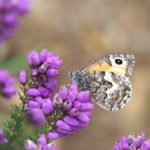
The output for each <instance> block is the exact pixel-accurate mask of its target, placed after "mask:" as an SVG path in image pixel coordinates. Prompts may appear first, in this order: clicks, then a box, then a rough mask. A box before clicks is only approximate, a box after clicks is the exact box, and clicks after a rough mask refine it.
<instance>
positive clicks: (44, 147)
mask: <svg viewBox="0 0 150 150" xmlns="http://www.w3.org/2000/svg"><path fill="white" fill-rule="evenodd" d="M24 149H25V150H59V149H58V148H56V147H55V146H54V145H53V144H52V143H48V144H47V142H46V138H45V135H43V134H42V135H40V137H39V139H38V142H37V144H35V143H34V142H33V141H31V140H29V139H27V140H26V141H25V147H24Z"/></svg>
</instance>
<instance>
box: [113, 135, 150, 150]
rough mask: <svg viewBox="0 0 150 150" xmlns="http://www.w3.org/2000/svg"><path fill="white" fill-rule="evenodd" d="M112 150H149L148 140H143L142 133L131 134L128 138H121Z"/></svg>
mask: <svg viewBox="0 0 150 150" xmlns="http://www.w3.org/2000/svg"><path fill="white" fill-rule="evenodd" d="M112 150H150V140H145V137H144V133H141V134H139V135H137V136H135V135H134V134H131V135H129V136H128V138H127V137H125V136H123V137H122V138H121V140H120V141H119V142H117V143H116V144H115V145H114V147H113V149H112Z"/></svg>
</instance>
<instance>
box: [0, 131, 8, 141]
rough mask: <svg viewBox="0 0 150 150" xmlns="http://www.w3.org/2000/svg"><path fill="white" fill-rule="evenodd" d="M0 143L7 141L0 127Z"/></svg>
mask: <svg viewBox="0 0 150 150" xmlns="http://www.w3.org/2000/svg"><path fill="white" fill-rule="evenodd" d="M0 143H8V140H7V139H6V137H5V135H4V132H3V130H2V129H0Z"/></svg>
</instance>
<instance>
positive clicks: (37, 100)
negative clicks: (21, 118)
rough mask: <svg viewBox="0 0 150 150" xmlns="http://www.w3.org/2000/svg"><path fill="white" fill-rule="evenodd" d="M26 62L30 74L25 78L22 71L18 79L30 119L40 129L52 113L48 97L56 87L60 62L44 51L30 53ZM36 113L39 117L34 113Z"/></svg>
mask: <svg viewBox="0 0 150 150" xmlns="http://www.w3.org/2000/svg"><path fill="white" fill-rule="evenodd" d="M51 60H53V61H51ZM27 61H28V65H29V67H30V69H31V74H30V75H29V76H28V77H27V75H26V72H25V71H24V70H22V71H21V72H20V76H19V78H20V83H21V84H22V85H23V87H24V91H23V92H25V93H24V94H25V96H26V97H27V107H28V111H29V116H30V119H31V120H32V121H33V122H34V123H35V125H36V126H38V127H40V126H42V125H43V124H44V123H45V117H46V116H49V115H51V114H52V113H53V111H54V105H53V103H52V101H51V100H50V97H51V96H52V94H53V92H54V90H55V89H56V87H57V85H58V83H57V80H56V77H57V76H58V73H59V71H58V69H59V67H60V66H61V64H62V61H61V59H60V58H59V57H58V56H56V55H55V54H54V53H53V52H48V51H47V50H46V49H43V50H42V51H41V53H38V52H36V51H35V50H33V51H31V52H30V53H29V54H28V58H27ZM37 111H38V113H39V115H37V114H36V113H35V112H37ZM44 116H45V117H44Z"/></svg>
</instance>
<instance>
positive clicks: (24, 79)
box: [19, 70, 27, 85]
mask: <svg viewBox="0 0 150 150" xmlns="http://www.w3.org/2000/svg"><path fill="white" fill-rule="evenodd" d="M19 79H20V83H21V84H22V85H25V84H26V83H27V74H26V71H25V70H21V71H20V74H19Z"/></svg>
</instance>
